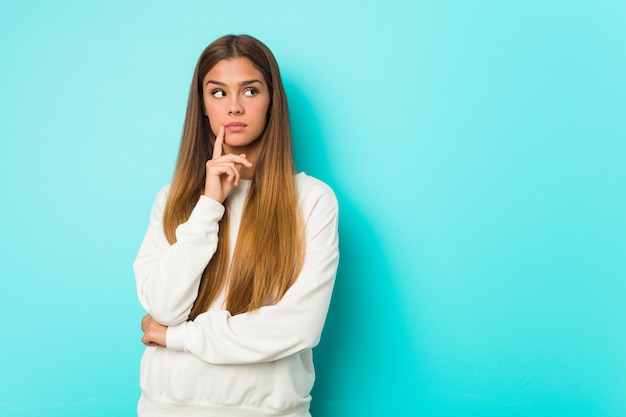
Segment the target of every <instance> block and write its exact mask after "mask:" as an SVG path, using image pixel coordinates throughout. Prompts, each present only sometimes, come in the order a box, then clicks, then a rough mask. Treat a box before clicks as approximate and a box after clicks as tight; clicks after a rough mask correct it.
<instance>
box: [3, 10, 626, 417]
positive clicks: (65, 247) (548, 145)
mask: <svg viewBox="0 0 626 417" xmlns="http://www.w3.org/2000/svg"><path fill="white" fill-rule="evenodd" d="M87 3H93V4H89V5H87ZM174 3H180V4H178V5H174ZM582 3H583V2H570V1H553V2H546V1H543V0H531V1H518V2H496V1H486V0H483V1H473V2H470V1H468V2H460V1H452V0H444V1H423V0H406V1H390V2H370V3H368V2H357V1H345V2H338V1H326V0H318V1H316V2H310V3H306V4H300V3H299V2H293V1H287V0H280V1H278V0H277V1H271V2H258V1H252V0H244V1H240V2H236V3H232V2H225V1H215V2H213V1H183V2H161V4H159V3H158V2H156V3H155V2H153V1H150V2H149V1H142V2H126V1H119V0H116V1H110V2H99V3H94V2H78V1H68V0H65V1H57V2H46V1H30V2H29V1H24V2H17V1H14V2H2V4H0V56H1V57H2V65H1V68H0V74H1V76H0V184H1V185H0V187H1V190H2V192H1V197H0V198H1V199H2V200H1V202H2V209H1V210H2V211H1V213H2V215H1V216H0V230H1V232H2V235H1V237H0V257H1V261H0V277H1V283H2V284H1V290H0V317H1V318H2V331H1V335H2V336H1V337H2V339H1V340H2V342H1V343H0V358H1V359H0V360H1V367H0V368H1V369H2V371H1V374H2V376H0V415H3V416H29V417H31V416H47V417H51V416H64V417H67V416H93V417H97V416H112V415H115V416H126V415H127V416H130V415H133V413H134V410H135V404H136V400H137V398H138V395H139V390H138V362H139V358H140V355H141V352H142V350H143V345H141V343H140V341H139V339H140V337H141V332H140V330H139V320H140V317H141V316H142V314H143V312H142V310H141V308H140V306H139V304H138V302H137V300H136V296H135V289H134V278H133V275H132V271H131V264H132V261H133V259H134V257H135V254H136V252H137V250H138V247H139V244H140V241H141V239H142V237H143V233H144V231H145V227H146V225H147V221H148V213H149V210H150V206H151V203H152V199H153V197H154V194H155V193H156V191H157V190H158V189H159V188H160V187H161V186H162V185H163V184H165V183H167V182H168V181H169V178H170V175H171V172H172V168H173V163H174V158H175V155H176V151H177V147H178V141H179V137H180V132H181V127H182V119H183V115H184V111H185V104H186V98H187V92H188V88H189V83H190V78H191V74H192V71H193V66H194V65H195V61H196V59H197V56H198V55H199V53H200V52H201V50H202V49H203V48H204V46H206V44H208V43H209V42H210V41H211V40H213V39H214V38H216V37H218V36H220V35H222V34H225V33H249V34H252V35H254V36H257V37H258V38H260V39H262V40H263V41H264V42H265V43H267V44H268V45H269V46H270V48H272V50H273V51H274V52H275V54H276V56H277V58H278V60H279V62H280V64H281V69H282V71H283V75H284V80H285V83H286V86H287V90H288V94H289V98H290V104H291V110H292V114H293V122H294V132H295V135H296V141H297V143H296V150H297V161H298V164H299V166H300V168H301V169H303V170H305V171H307V172H308V173H309V174H311V175H314V176H317V177H319V178H321V179H323V180H324V181H326V182H328V183H329V184H330V185H331V186H333V187H334V189H335V190H336V193H337V195H338V198H339V200H340V204H341V209H342V214H341V226H340V229H341V230H340V231H341V238H342V243H341V249H342V264H341V266H340V271H339V276H338V281H337V287H336V292H335V297H334V299H333V304H332V307H331V311H330V315H329V319H328V323H327V326H326V329H325V333H324V338H323V341H322V344H321V345H320V346H319V347H318V348H317V349H316V363H317V369H318V383H317V386H316V388H315V391H314V402H313V411H314V414H315V415H316V416H318V417H333V416H341V417H351V416H370V415H371V416H374V415H393V416H418V415H419V416H422V415H423V416H434V417H438V416H450V415H454V416H466V415H478V416H486V417H491V416H507V417H508V416H564V415H568V416H575V417H581V416H605V417H618V416H619V417H622V416H624V415H626V359H625V358H626V355H625V354H624V353H625V352H626V331H625V329H626V303H625V302H624V301H623V298H624V295H625V294H626V266H625V249H626V234H625V232H626V186H625V179H626V163H624V161H625V160H626V82H625V81H624V80H625V77H626V53H625V51H626V29H624V27H625V26H624V22H625V21H626V3H624V2H623V1H617V0H615V1H609V0H604V1H595V2H586V3H587V4H582Z"/></svg>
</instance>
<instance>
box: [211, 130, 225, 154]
mask: <svg viewBox="0 0 626 417" xmlns="http://www.w3.org/2000/svg"><path fill="white" fill-rule="evenodd" d="M223 143H224V126H220V131H219V132H218V134H217V136H216V138H215V143H214V144H213V156H212V159H215V158H219V157H220V156H222V144H223Z"/></svg>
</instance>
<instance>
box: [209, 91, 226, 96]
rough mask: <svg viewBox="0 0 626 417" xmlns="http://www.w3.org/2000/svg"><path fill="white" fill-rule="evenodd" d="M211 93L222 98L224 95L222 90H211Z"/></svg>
mask: <svg viewBox="0 0 626 417" xmlns="http://www.w3.org/2000/svg"><path fill="white" fill-rule="evenodd" d="M211 95H212V96H213V97H216V98H222V97H224V96H226V94H225V93H224V91H223V90H213V91H211Z"/></svg>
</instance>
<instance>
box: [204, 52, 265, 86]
mask: <svg viewBox="0 0 626 417" xmlns="http://www.w3.org/2000/svg"><path fill="white" fill-rule="evenodd" d="M250 80H260V81H261V82H263V83H265V78H264V77H263V74H262V73H261V71H259V70H258V69H257V68H256V67H255V66H254V65H253V64H252V61H250V60H249V59H248V58H244V57H238V58H230V59H223V60H221V61H219V62H218V63H217V64H215V66H213V68H211V70H210V71H209V72H207V74H206V75H205V76H204V80H203V84H205V85H206V83H207V82H208V81H219V82H220V83H224V84H239V83H241V82H242V81H250Z"/></svg>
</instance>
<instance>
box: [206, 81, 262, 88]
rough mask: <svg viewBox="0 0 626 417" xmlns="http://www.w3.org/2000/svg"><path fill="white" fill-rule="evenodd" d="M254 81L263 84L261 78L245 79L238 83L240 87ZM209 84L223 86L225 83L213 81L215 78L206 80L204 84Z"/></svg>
mask: <svg viewBox="0 0 626 417" xmlns="http://www.w3.org/2000/svg"><path fill="white" fill-rule="evenodd" d="M254 83H259V84H261V85H262V84H263V81H261V80H246V81H242V82H240V83H239V86H240V87H243V86H246V85H250V84H254ZM209 84H216V85H222V86H225V85H226V84H225V83H223V82H220V81H215V80H207V82H206V85H209Z"/></svg>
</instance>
